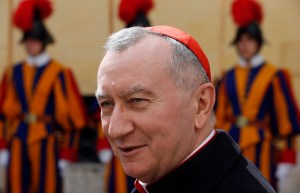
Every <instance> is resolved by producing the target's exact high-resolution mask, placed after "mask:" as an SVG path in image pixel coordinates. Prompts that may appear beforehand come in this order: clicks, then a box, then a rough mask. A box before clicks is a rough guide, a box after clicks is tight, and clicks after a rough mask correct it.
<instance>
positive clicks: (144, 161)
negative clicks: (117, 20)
mask: <svg viewBox="0 0 300 193" xmlns="http://www.w3.org/2000/svg"><path fill="white" fill-rule="evenodd" d="M106 51H107V53H106V55H105V56H104V58H103V60H102V62H101V64H100V67H99V71H98V78H97V83H98V88H97V91H96V97H97V100H98V102H99V105H100V107H101V119H102V128H103V131H104V134H105V135H106V137H107V138H108V140H109V142H110V145H111V147H112V149H113V151H114V153H115V155H116V156H117V157H118V158H119V159H120V160H121V163H122V166H123V169H124V171H125V173H126V174H127V175H129V176H132V177H134V178H136V179H137V180H136V182H135V187H136V188H135V189H134V190H133V193H135V192H140V193H145V192H148V193H158V192H164V193H166V192H180V193H195V192H201V193H208V192H215V193H217V192H220V193H226V192H228V193H229V192H230V193H233V192H243V193H248V192H249V193H250V192H251V193H253V192H256V193H258V192H261V193H263V192H274V190H273V189H272V188H271V186H270V185H269V184H268V182H267V181H266V180H265V179H264V178H263V177H262V175H261V174H260V172H259V171H258V170H257V169H256V168H255V166H254V165H253V164H252V163H250V162H248V161H247V160H246V159H245V158H244V157H243V156H242V155H241V153H240V150H239V148H238V146H237V145H236V144H235V142H233V140H232V139H231V138H230V137H229V136H228V135H227V134H226V133H225V132H222V131H218V130H217V131H216V130H214V129H213V128H214V125H215V117H214V113H213V106H214V103H215V89H214V86H213V84H212V83H211V74H210V68H209V63H208V60H207V58H206V56H205V54H204V52H203V51H202V49H201V48H200V46H199V45H198V43H197V42H196V41H195V40H194V39H193V38H192V37H191V36H189V35H188V34H186V33H185V32H183V31H181V30H178V29H176V28H173V27H169V26H155V27H149V28H142V27H132V28H128V29H124V30H121V31H119V32H117V33H115V34H113V35H112V36H111V37H110V38H109V39H108V42H107V43H106Z"/></svg>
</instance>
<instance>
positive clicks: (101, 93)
mask: <svg viewBox="0 0 300 193" xmlns="http://www.w3.org/2000/svg"><path fill="white" fill-rule="evenodd" d="M95 96H96V98H97V99H100V98H109V97H110V96H109V95H108V94H106V93H105V92H101V91H99V90H96V92H95Z"/></svg>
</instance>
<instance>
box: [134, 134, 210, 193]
mask: <svg viewBox="0 0 300 193" xmlns="http://www.w3.org/2000/svg"><path fill="white" fill-rule="evenodd" d="M215 133H216V131H215V130H214V129H213V130H212V131H211V133H210V134H209V136H208V137H207V138H206V139H205V140H204V141H203V142H202V143H201V144H200V145H199V146H198V147H197V148H196V149H195V150H194V151H193V152H192V153H191V154H190V155H189V156H187V157H186V158H185V159H184V160H183V161H182V162H180V164H179V166H180V165H181V164H182V163H184V162H185V161H186V160H188V159H189V158H190V157H192V156H193V155H195V154H196V153H197V152H198V151H199V150H200V149H201V148H202V147H203V146H204V145H206V144H207V143H208V142H209V141H210V140H211V139H212V138H213V137H214V136H215ZM139 184H140V185H141V186H142V187H143V188H144V190H145V191H146V192H147V193H148V191H147V189H146V186H147V185H148V183H144V182H141V181H139Z"/></svg>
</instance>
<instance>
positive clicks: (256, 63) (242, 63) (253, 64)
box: [239, 54, 265, 68]
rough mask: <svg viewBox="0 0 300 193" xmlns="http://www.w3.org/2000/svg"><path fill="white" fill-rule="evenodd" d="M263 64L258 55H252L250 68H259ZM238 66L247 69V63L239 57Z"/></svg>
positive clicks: (261, 58)
mask: <svg viewBox="0 0 300 193" xmlns="http://www.w3.org/2000/svg"><path fill="white" fill-rule="evenodd" d="M264 62H265V59H264V58H263V57H262V56H261V55H260V54H256V55H254V56H253V57H252V58H251V59H250V67H251V68H255V67H259V66H261V65H262V64H263V63H264ZM239 65H240V66H241V67H244V68H245V67H247V66H248V63H247V62H246V60H245V59H244V58H242V57H241V56H240V57H239Z"/></svg>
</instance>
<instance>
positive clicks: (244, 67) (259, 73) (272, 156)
mask: <svg viewBox="0 0 300 193" xmlns="http://www.w3.org/2000/svg"><path fill="white" fill-rule="evenodd" d="M231 11H232V12H231V13H232V16H233V20H234V22H235V23H236V24H237V26H238V27H237V31H236V36H235V38H234V40H233V41H232V45H233V46H234V47H235V48H236V50H237V54H238V61H237V63H236V64H235V65H234V67H233V68H231V69H229V70H228V71H227V72H226V73H225V74H224V76H223V78H222V79H221V81H220V82H218V84H217V102H216V109H215V111H216V118H217V127H218V128H224V129H225V130H226V131H228V132H229V134H230V135H231V136H232V137H233V139H234V140H235V141H236V142H237V143H238V144H239V145H240V148H241V150H242V153H243V154H244V155H245V156H246V157H247V158H248V159H249V160H251V161H252V162H253V163H255V164H256V166H257V167H258V168H259V169H260V170H261V172H262V173H263V175H264V176H265V177H266V178H267V179H268V180H270V181H271V182H272V184H273V185H274V186H275V184H276V183H275V182H276V181H278V182H279V183H282V182H284V180H285V178H286V175H287V174H288V173H289V171H291V170H292V169H293V167H294V165H295V163H296V153H295V151H294V148H293V141H294V140H293V137H294V135H296V134H298V133H299V131H300V113H299V109H298V106H297V104H296V100H295V96H294V94H293V90H292V85H291V77H290V74H289V72H288V71H287V70H286V69H284V68H277V67H275V66H274V65H272V64H271V63H270V62H269V61H268V60H266V59H265V58H264V57H263V56H262V55H261V53H260V51H261V49H262V47H263V45H264V44H265V42H266V40H265V38H264V36H263V33H262V30H261V27H260V24H261V21H262V19H263V13H262V8H261V5H260V4H259V3H258V2H257V1H255V0H234V1H233V4H232V10H231ZM282 66H283V65H282Z"/></svg>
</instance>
